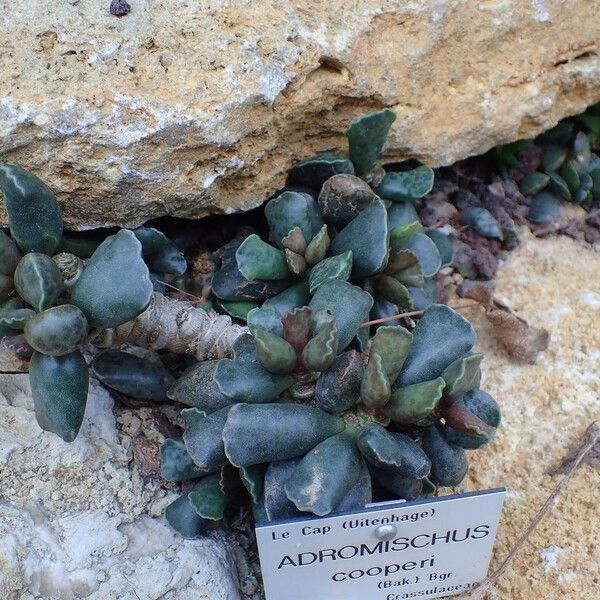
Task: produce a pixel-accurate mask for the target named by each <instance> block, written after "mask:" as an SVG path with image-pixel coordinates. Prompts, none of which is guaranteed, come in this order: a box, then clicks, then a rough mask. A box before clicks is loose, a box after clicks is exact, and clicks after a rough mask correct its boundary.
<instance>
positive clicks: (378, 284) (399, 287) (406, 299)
mask: <svg viewBox="0 0 600 600" xmlns="http://www.w3.org/2000/svg"><path fill="white" fill-rule="evenodd" d="M375 289H376V290H377V294H378V295H379V296H381V297H383V298H385V299H386V300H388V301H389V302H391V303H392V304H396V305H397V306H398V307H400V308H402V309H410V308H412V300H411V297H410V294H409V292H408V290H407V289H406V286H405V285H404V284H402V283H400V282H399V281H398V280H397V279H396V278H395V277H389V276H387V275H380V276H379V277H377V278H376V279H375Z"/></svg>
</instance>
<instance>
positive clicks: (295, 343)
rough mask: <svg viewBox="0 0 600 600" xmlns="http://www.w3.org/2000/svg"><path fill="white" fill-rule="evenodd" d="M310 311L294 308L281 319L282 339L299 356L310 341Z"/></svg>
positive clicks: (305, 307) (306, 307)
mask: <svg viewBox="0 0 600 600" xmlns="http://www.w3.org/2000/svg"><path fill="white" fill-rule="evenodd" d="M311 316H312V310H311V309H310V308H309V307H308V306H303V307H302V308H295V309H294V310H291V311H290V312H289V313H287V314H286V315H284V316H283V317H282V318H281V324H282V327H283V336H282V337H283V338H284V339H285V340H287V341H288V342H289V343H290V344H291V346H292V348H294V350H295V351H296V353H297V354H298V355H299V354H301V352H302V350H303V349H304V346H306V344H307V343H308V340H309V339H310V335H311V333H310V330H311Z"/></svg>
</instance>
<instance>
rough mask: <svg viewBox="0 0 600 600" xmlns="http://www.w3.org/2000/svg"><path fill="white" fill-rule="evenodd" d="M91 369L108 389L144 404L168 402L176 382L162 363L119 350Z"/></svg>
mask: <svg viewBox="0 0 600 600" xmlns="http://www.w3.org/2000/svg"><path fill="white" fill-rule="evenodd" d="M58 308H60V307H58ZM52 310H54V309H52ZM91 369H92V373H93V375H94V376H95V377H96V378H97V379H98V380H100V381H101V382H102V383H103V384H104V385H105V386H107V387H109V388H111V389H113V390H117V391H118V392H121V394H125V395H126V396H130V397H131V398H138V399H140V400H155V401H158V402H161V401H164V400H167V399H168V392H169V389H170V388H171V386H172V385H173V384H174V382H175V378H174V377H173V376H172V375H171V374H170V373H169V371H167V369H166V368H165V367H164V366H163V364H162V363H160V362H159V361H155V360H149V359H147V358H142V357H141V356H136V355H135V354H130V353H129V352H122V351H121V350H116V349H111V350H105V351H104V352H101V353H100V354H98V355H97V356H96V357H95V358H94V361H93V362H92V366H91Z"/></svg>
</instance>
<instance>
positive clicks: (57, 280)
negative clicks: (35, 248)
mask: <svg viewBox="0 0 600 600" xmlns="http://www.w3.org/2000/svg"><path fill="white" fill-rule="evenodd" d="M14 277H15V278H14V283H15V288H16V290H17V292H19V296H21V298H23V300H25V302H27V304H30V305H31V306H33V308H34V309H35V310H36V311H38V312H40V311H42V310H46V309H47V308H50V307H51V306H52V305H53V304H54V303H55V302H56V299H57V298H58V296H59V294H60V293H61V291H62V289H63V280H62V277H61V274H60V271H59V270H58V267H57V266H56V264H55V263H54V261H53V260H52V259H51V258H50V257H49V256H46V255H45V254H40V253H38V252H31V253H29V254H26V255H25V256H24V257H23V258H22V259H21V260H20V261H19V264H18V265H17V268H16V269H15V276H14Z"/></svg>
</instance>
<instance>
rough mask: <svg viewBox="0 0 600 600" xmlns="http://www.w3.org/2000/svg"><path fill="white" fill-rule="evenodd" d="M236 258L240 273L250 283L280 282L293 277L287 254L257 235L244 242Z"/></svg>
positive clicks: (237, 251)
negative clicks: (260, 281) (257, 281)
mask: <svg viewBox="0 0 600 600" xmlns="http://www.w3.org/2000/svg"><path fill="white" fill-rule="evenodd" d="M235 258H236V261H237V265H238V269H239V270H240V273H241V274H242V276H243V277H245V278H246V279H248V280H250V281H254V280H256V279H259V280H266V281H273V280H275V281H280V280H282V279H289V278H290V277H291V273H290V270H289V269H288V265H287V261H286V257H285V253H283V252H282V251H281V250H278V249H277V248H274V247H273V246H271V245H270V244H267V243H266V242H263V241H262V240H261V239H260V238H259V237H258V236H257V235H256V234H252V235H250V236H248V237H247V238H246V239H245V240H244V241H243V242H242V244H241V245H240V247H239V248H238V249H237V250H236V252H235Z"/></svg>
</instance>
